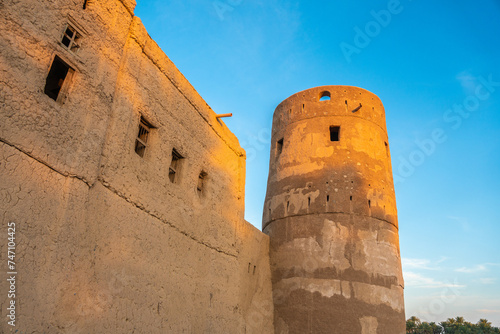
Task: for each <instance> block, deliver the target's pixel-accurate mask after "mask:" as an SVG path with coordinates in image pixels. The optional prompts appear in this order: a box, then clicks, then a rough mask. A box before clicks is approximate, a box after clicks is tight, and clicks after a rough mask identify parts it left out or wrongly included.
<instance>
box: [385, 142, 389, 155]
mask: <svg viewBox="0 0 500 334" xmlns="http://www.w3.org/2000/svg"><path fill="white" fill-rule="evenodd" d="M384 146H385V154H386V155H387V156H389V145H387V142H386V141H385V142H384Z"/></svg>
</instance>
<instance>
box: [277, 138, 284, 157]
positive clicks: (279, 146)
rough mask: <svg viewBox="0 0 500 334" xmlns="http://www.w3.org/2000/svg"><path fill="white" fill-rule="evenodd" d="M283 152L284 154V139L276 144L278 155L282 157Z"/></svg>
mask: <svg viewBox="0 0 500 334" xmlns="http://www.w3.org/2000/svg"><path fill="white" fill-rule="evenodd" d="M281 152H283V138H281V139H280V140H278V142H277V143H276V155H277V156H278V155H280V154H281Z"/></svg>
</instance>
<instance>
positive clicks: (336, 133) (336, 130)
mask: <svg viewBox="0 0 500 334" xmlns="http://www.w3.org/2000/svg"><path fill="white" fill-rule="evenodd" d="M339 138H340V126H330V141H339Z"/></svg>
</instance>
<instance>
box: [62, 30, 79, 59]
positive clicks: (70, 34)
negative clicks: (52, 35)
mask: <svg viewBox="0 0 500 334" xmlns="http://www.w3.org/2000/svg"><path fill="white" fill-rule="evenodd" d="M80 38H81V35H80V34H79V33H78V32H77V31H76V29H75V28H73V27H72V26H70V25H69V24H68V25H67V26H66V29H65V30H64V33H63V36H62V39H61V44H62V45H63V46H64V47H66V49H68V50H70V51H71V52H74V53H76V52H77V51H78V49H79V48H80Z"/></svg>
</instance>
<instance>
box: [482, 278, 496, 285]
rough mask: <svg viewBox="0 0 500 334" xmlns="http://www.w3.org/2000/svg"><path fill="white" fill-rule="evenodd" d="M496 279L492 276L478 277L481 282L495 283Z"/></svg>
mask: <svg viewBox="0 0 500 334" xmlns="http://www.w3.org/2000/svg"><path fill="white" fill-rule="evenodd" d="M496 281H497V279H496V278H494V277H484V278H480V279H479V282H480V283H481V284H495V282H496Z"/></svg>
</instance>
